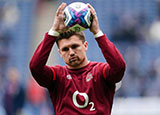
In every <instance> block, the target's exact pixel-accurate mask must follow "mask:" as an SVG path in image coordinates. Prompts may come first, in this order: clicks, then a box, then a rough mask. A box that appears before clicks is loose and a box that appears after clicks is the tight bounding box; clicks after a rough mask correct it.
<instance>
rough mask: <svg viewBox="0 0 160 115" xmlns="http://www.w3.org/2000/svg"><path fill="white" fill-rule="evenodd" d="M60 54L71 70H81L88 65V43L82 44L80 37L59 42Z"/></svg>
mask: <svg viewBox="0 0 160 115" xmlns="http://www.w3.org/2000/svg"><path fill="white" fill-rule="evenodd" d="M58 44H59V53H60V55H61V57H62V58H63V59H64V61H65V63H66V64H67V65H68V67H69V68H79V67H82V66H83V65H86V63H88V60H87V57H86V51H87V47H88V43H87V42H84V43H83V42H82V41H81V40H80V39H79V37H78V36H76V35H73V36H71V37H70V38H69V39H62V40H60V41H58Z"/></svg>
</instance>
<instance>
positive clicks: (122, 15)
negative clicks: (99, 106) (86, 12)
mask: <svg viewBox="0 0 160 115" xmlns="http://www.w3.org/2000/svg"><path fill="white" fill-rule="evenodd" d="M74 1H76V0H0V115H54V110H53V107H52V105H51V102H50V99H49V95H48V93H47V92H46V90H45V89H44V88H40V87H39V86H38V85H37V83H35V81H34V80H33V79H32V77H31V74H30V72H29V66H28V64H29V60H30V58H31V56H32V54H33V52H34V50H35V48H36V46H37V45H38V43H40V41H41V40H42V39H43V36H44V34H45V32H47V31H48V30H49V29H50V27H51V25H52V22H53V19H54V15H55V10H56V9H57V7H58V5H59V4H61V2H66V3H67V4H69V3H71V2H74ZM78 1H82V2H85V3H90V4H91V5H93V6H94V8H95V9H96V11H97V15H98V18H99V23H100V27H101V29H102V30H103V32H104V33H106V34H107V36H108V37H109V39H110V40H111V41H113V42H114V44H115V45H116V47H117V48H118V49H119V50H120V52H121V53H122V55H123V56H124V58H125V61H126V63H127V70H126V73H125V76H124V79H123V80H122V83H121V88H120V89H119V90H118V91H117V92H116V96H115V100H114V103H113V109H112V115H160V109H159V107H160V0H78ZM85 33H86V37H87V41H88V42H89V49H88V52H87V55H88V58H89V60H91V61H102V62H103V61H105V60H104V58H103V56H102V54H101V52H100V50H99V49H98V48H97V47H98V46H97V44H96V42H95V41H94V40H93V35H92V34H91V33H90V32H88V30H86V31H85ZM91 38H92V39H91ZM48 64H49V65H55V64H62V65H64V62H63V60H62V59H61V58H60V56H59V54H58V52H57V47H56V46H55V47H54V48H53V50H52V53H51V57H50V59H49V61H48Z"/></svg>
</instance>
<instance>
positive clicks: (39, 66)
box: [30, 3, 66, 88]
mask: <svg viewBox="0 0 160 115" xmlns="http://www.w3.org/2000/svg"><path fill="white" fill-rule="evenodd" d="M65 6H66V4H65V3H62V4H61V5H60V6H59V7H58V9H57V11H56V15H55V18H54V22H53V26H52V28H51V30H50V31H49V33H46V34H45V38H44V40H43V41H42V42H41V43H40V45H39V46H38V48H37V49H36V51H35V53H34V55H33V57H32V59H31V61H30V70H31V73H32V75H33V77H34V78H35V80H36V81H37V82H38V83H39V85H41V86H44V87H47V88H49V87H51V84H52V83H53V81H54V80H55V77H56V75H55V70H53V68H50V67H49V66H47V65H46V62H47V60H48V57H49V54H50V51H51V49H52V47H53V44H54V43H55V41H56V39H57V38H58V36H59V34H60V32H62V31H64V30H65V25H64V12H63V10H64V8H65ZM48 34H49V35H48Z"/></svg>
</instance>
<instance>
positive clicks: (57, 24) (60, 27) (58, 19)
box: [52, 3, 67, 33]
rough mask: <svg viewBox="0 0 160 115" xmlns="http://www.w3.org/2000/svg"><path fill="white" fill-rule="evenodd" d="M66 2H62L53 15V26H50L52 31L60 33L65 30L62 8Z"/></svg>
mask: <svg viewBox="0 0 160 115" xmlns="http://www.w3.org/2000/svg"><path fill="white" fill-rule="evenodd" d="M66 5H67V4H66V3H62V4H61V5H60V6H59V7H58V9H57V11H56V15H55V18H54V22H53V26H52V29H53V30H54V31H57V32H59V33H62V32H64V31H66V30H67V28H66V26H65V24H64V18H65V16H64V8H65V7H66Z"/></svg>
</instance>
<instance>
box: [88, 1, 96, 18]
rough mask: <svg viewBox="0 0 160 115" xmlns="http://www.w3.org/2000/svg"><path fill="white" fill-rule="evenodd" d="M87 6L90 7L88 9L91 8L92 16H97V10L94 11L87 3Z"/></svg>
mask: <svg viewBox="0 0 160 115" xmlns="http://www.w3.org/2000/svg"><path fill="white" fill-rule="evenodd" d="M87 5H88V7H89V8H90V12H91V14H92V15H93V16H96V11H95V9H94V8H93V7H92V6H91V5H90V4H89V3H87Z"/></svg>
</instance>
